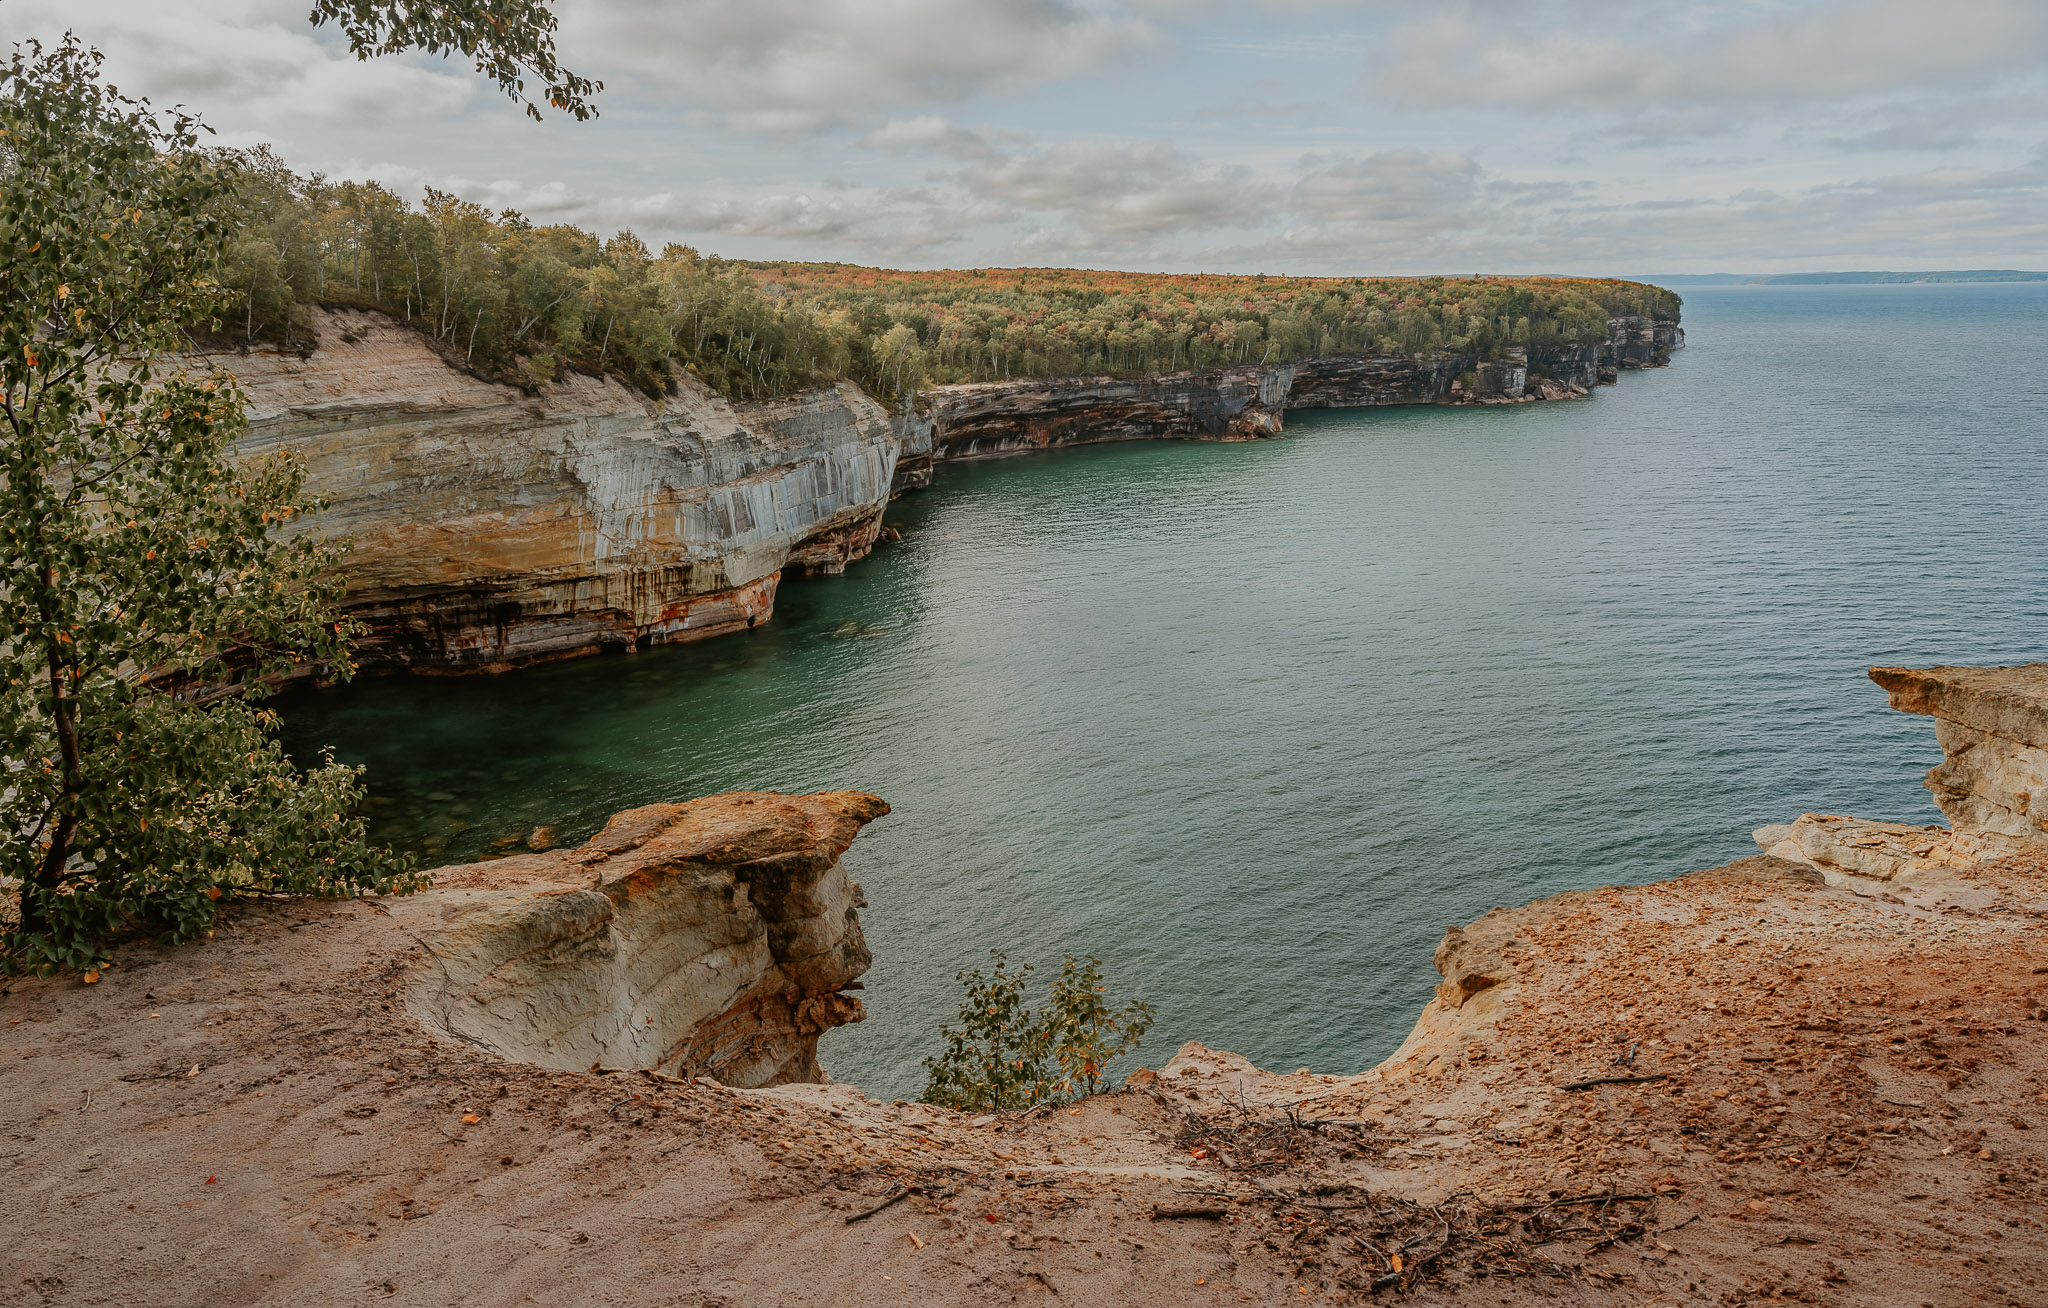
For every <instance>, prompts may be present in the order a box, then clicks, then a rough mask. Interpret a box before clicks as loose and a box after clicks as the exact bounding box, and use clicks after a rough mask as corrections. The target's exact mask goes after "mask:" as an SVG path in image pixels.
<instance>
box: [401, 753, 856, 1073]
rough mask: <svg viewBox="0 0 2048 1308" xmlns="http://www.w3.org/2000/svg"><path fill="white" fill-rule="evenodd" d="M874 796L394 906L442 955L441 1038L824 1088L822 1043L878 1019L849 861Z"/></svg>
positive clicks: (428, 1015) (441, 882)
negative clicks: (830, 1034) (866, 984)
mask: <svg viewBox="0 0 2048 1308" xmlns="http://www.w3.org/2000/svg"><path fill="white" fill-rule="evenodd" d="M888 811H889V806H888V805H887V804H884V803H883V802H882V801H881V800H879V799H876V798H875V797H874V796H873V795H864V794H861V793H859V792H857V791H850V790H845V791H835V792H832V793H829V794H821V795H802V796H797V795H780V794H774V793H770V792H747V793H739V794H727V795H714V796H711V797H709V798H706V799H699V800H693V801H691V802H689V803H686V804H653V805H649V806H648V807H645V808H636V809H632V810H629V811H627V812H624V813H620V814H619V815H618V816H616V817H614V818H613V819H612V820H611V822H610V823H609V824H608V825H607V826H606V827H605V829H604V830H603V831H600V832H599V833H598V834H597V835H596V836H594V837H592V838H591V839H590V841H589V842H588V843H586V844H584V845H583V846H582V847H581V848H578V849H571V850H556V851H552V852H549V853H543V854H528V855H522V856H519V857H516V858H507V859H501V860H498V861H496V862H487V863H472V864H466V865H462V866H458V867H450V868H443V869H441V870H440V871H439V872H438V873H436V874H435V888H434V889H432V890H430V891H426V892H423V893H421V894H418V895H414V896H411V897H408V898H403V899H396V900H392V901H391V902H390V908H389V911H390V912H391V914H392V916H393V917H394V918H395V919H396V920H397V921H398V922H399V924H400V925H402V926H404V927H405V928H407V929H408V930H410V931H411V932H412V933H413V935H414V936H415V938H417V939H418V940H419V942H420V943H421V944H422V945H423V946H424V948H425V951H426V957H425V959H424V960H423V961H422V962H421V963H419V964H418V965H417V969H416V974H415V976H414V979H413V982H412V984H411V986H410V988H409V991H408V994H409V1003H410V1005H411V1007H412V1009H413V1011H414V1013H415V1015H416V1016H417V1017H418V1018H419V1019H420V1021H421V1022H422V1023H423V1024H424V1025H425V1026H427V1027H428V1028H429V1029H431V1030H434V1031H437V1032H440V1033H442V1034H443V1035H447V1036H451V1037H454V1038H456V1039H460V1040H463V1041H467V1042H469V1043H471V1044H476V1045H480V1046H482V1047H484V1048H486V1049H489V1050H491V1051H492V1052H494V1053H496V1054H498V1055H500V1056H502V1057H504V1058H507V1059H510V1060H513V1061H515V1062H523V1063H534V1064H538V1065H540V1066H542V1067H553V1068H561V1069H564V1070H575V1071H581V1070H584V1069H587V1068H590V1067H592V1066H593V1065H600V1066H604V1067H621V1068H644V1069H651V1070H658V1071H663V1072H666V1073H669V1074H672V1075H676V1076H684V1077H689V1076H708V1077H711V1078H714V1079H716V1080H718V1081H720V1082H722V1083H724V1084H727V1085H733V1086H741V1087H753V1086H766V1085H781V1084H785V1083H788V1082H798V1081H820V1080H823V1079H824V1074H823V1071H822V1070H821V1069H820V1068H819V1066H818V1036H819V1035H820V1034H821V1033H823V1032H825V1031H827V1030H829V1029H831V1028H832V1027H835V1026H841V1025H844V1024H845V1023H848V1022H858V1021H860V1020H861V1019H862V1017H863V1016H865V1014H864V1012H863V1011H862V1008H861V1002H860V1000H859V999H857V998H855V997H853V996H852V995H850V994H848V993H846V992H847V990H848V988H849V987H853V986H855V979H856V978H857V977H859V976H860V974H861V973H863V972H865V971H866V970H867V967H868V961H869V959H868V949H867V944H866V942H865V941H864V940H863V939H862V937H861V931H860V921H859V919H858V918H857V917H856V915H855V912H854V910H855V909H856V908H858V907H860V906H861V905H862V904H863V902H864V901H863V900H862V898H861V893H860V886H859V885H858V884H857V883H855V882H853V881H851V880H849V879H848V877H847V874H846V870H845V869H844V868H843V867H842V866H841V865H840V863H839V856H840V855H841V854H843V853H844V852H845V851H846V848H847V846H848V845H850V844H851V843H852V842H853V838H854V837H855V836H856V835H858V834H859V832H860V829H861V828H862V827H863V826H865V825H866V824H867V823H868V822H871V821H873V820H874V819H875V818H877V817H880V816H881V815H882V814H884V813H887V812H888Z"/></svg>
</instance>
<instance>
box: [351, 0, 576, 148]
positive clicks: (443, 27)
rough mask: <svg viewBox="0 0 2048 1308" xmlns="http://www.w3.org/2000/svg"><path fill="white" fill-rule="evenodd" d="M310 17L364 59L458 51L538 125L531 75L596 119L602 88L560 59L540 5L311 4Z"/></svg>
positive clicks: (412, 0) (568, 106) (511, 1)
mask: <svg viewBox="0 0 2048 1308" xmlns="http://www.w3.org/2000/svg"><path fill="white" fill-rule="evenodd" d="M311 18H312V22H313V26H315V27H319V26H321V25H323V24H325V23H330V22H331V23H333V24H335V25H336V26H337V27H339V28H340V29H341V30H342V32H343V34H345V35H346V36H347V37H348V48H349V49H350V50H351V51H352V52H354V54H355V56H356V58H358V59H370V58H374V57H375V56H377V55H388V54H398V53H401V52H403V51H406V50H424V51H425V52H426V53H428V54H438V55H446V54H448V53H449V52H451V51H457V50H459V51H461V52H462V54H463V55H464V56H465V57H467V58H469V59H471V60H473V61H474V62H475V63H476V68H477V71H478V72H480V73H482V74H483V75H484V76H486V77H488V78H490V79H491V80H492V81H494V82H496V83H497V84H498V88H499V89H500V90H502V91H504V93H505V94H506V95H509V96H511V97H512V98H513V99H514V100H515V101H517V102H519V103H520V104H522V105H524V106H525V107H526V113H527V116H528V117H530V118H532V119H534V120H535V121H539V119H540V107H539V106H538V105H536V104H535V103H534V102H533V100H532V98H531V97H529V96H528V95H527V94H526V76H525V75H526V74H531V75H533V76H535V77H538V78H539V79H540V80H541V83H542V85H543V86H544V87H545V88H546V90H545V92H544V94H545V95H546V97H547V102H548V104H549V105H550V106H551V107H553V108H555V109H558V110H560V111H561V112H563V113H565V114H568V115H570V116H571V117H573V118H576V119H577V120H578V121H582V120H585V119H590V118H595V117H597V109H596V107H595V106H593V105H592V104H591V103H590V97H592V96H594V95H596V94H597V93H598V92H600V91H602V90H604V83H603V82H594V81H592V80H590V79H589V78H587V77H578V76H577V75H576V74H574V73H572V72H570V71H569V70H568V69H566V68H563V67H562V66H561V65H560V64H558V63H556V62H555V15H554V14H553V12H552V11H550V10H549V9H548V7H547V6H546V5H545V4H542V3H541V2H540V0H313V12H312V14H311Z"/></svg>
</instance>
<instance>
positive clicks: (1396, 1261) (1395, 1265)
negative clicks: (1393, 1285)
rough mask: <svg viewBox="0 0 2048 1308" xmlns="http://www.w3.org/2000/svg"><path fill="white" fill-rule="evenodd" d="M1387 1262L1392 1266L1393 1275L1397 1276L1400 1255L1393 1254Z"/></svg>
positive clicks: (1399, 1269) (1399, 1266) (1399, 1267)
mask: <svg viewBox="0 0 2048 1308" xmlns="http://www.w3.org/2000/svg"><path fill="white" fill-rule="evenodd" d="M1387 1261H1388V1262H1389V1263H1391V1264H1393V1268H1394V1273H1395V1275H1399V1274H1400V1271H1401V1255H1400V1254H1395V1255H1394V1256H1393V1257H1392V1258H1390V1259H1388V1260H1387Z"/></svg>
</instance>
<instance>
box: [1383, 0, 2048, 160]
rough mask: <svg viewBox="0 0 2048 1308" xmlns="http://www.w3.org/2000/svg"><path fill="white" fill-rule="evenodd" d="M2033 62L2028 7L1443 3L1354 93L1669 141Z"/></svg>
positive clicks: (2019, 70)
mask: <svg viewBox="0 0 2048 1308" xmlns="http://www.w3.org/2000/svg"><path fill="white" fill-rule="evenodd" d="M2044 64H2048V5H2043V4H2041V3H2040V2H2039V0H1947V2H1946V3H1943V4H1939V5H1934V4H1929V3H1926V0H1832V2H1831V3H1822V4H1803V3H1794V2H1793V0H1768V2H1765V3H1757V4H1747V5H1741V6H1727V7H1718V6H1716V7H1706V8H1703V9H1697V10H1694V11H1691V13H1690V15H1681V14H1675V13H1674V12H1673V11H1672V10H1671V9H1669V8H1665V7H1644V6H1640V5H1633V4H1622V3H1615V2H1612V0H1547V2H1546V0H1533V2H1532V3H1527V4H1515V5H1506V4H1501V3H1498V2H1497V0H1452V2H1450V3H1446V4H1442V5H1439V6H1436V7H1434V8H1433V9H1432V11H1431V12H1430V14H1429V15H1428V16H1427V17H1425V18H1420V19H1416V20H1413V21H1408V22H1402V23H1399V24H1397V25H1396V26H1395V27H1394V29H1393V30H1392V31H1391V32H1390V33H1389V35H1388V37H1387V39H1386V40H1385V41H1384V42H1383V43H1382V44H1381V45H1380V46H1379V47H1378V48H1377V50H1376V51H1375V53H1374V54H1373V56H1371V58H1370V59H1369V61H1368V64H1367V70H1366V79H1365V87H1366V90H1367V93H1368V94H1369V95H1372V96H1374V97H1377V98H1382V99H1386V100H1390V101H1393V102H1395V103H1398V104H1401V105H1403V106H1406V107H1410V108H1416V109H1441V108H1445V107H1450V106H1475V105H1489V106H1507V107H1513V108H1515V109H1517V110H1523V111H1529V112H1534V113H1539V114H1566V113H1571V114H1585V115H1594V116H1598V117H1608V118H1614V119H1619V120H1622V121H1624V122H1626V123H1629V124H1630V127H1629V128H1628V130H1629V131H1630V132H1631V133H1633V134H1636V135H1639V136H1645V137H1656V138H1669V137H1674V136H1682V135H1695V134H1701V133H1704V132H1709V131H1715V130H1720V129H1722V128H1725V127H1727V126H1730V125H1733V124H1736V123H1740V122H1746V121H1751V120H1753V119H1755V118H1756V117H1758V116H1759V115H1765V114H1772V113H1781V112H1782V111H1784V110H1786V109H1788V108H1795V107H1799V106H1805V105H1811V104H1817V103H1830V102H1842V101H1848V100H1853V99H1856V98H1858V97H1866V96H1897V95H1898V94H1899V93H1900V92H1902V91H1905V90H1908V89H1911V88H1937V87H1950V88H1952V87H1971V88H1973V89H1974V88H1975V87H1977V86H1981V84H1982V82H1983V81H1984V79H1988V78H1997V77H2003V76H2011V75H2037V74H2039V73H2040V72H2041V70H2042V68H2043V66H2044Z"/></svg>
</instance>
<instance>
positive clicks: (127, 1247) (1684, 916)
mask: <svg viewBox="0 0 2048 1308" xmlns="http://www.w3.org/2000/svg"><path fill="white" fill-rule="evenodd" d="M1816 882H1817V877H1814V876H1812V875H1810V874H1808V873H1806V872H1804V871H1803V870H1802V869H1798V868H1795V867H1794V866H1793V865H1791V864H1786V863H1781V862H1778V861H1777V860H1772V859H1762V858H1759V859H1749V860H1744V862H1743V863H1741V864H1736V865H1732V869H1731V870H1724V871H1719V872H1715V873H1706V874H1697V875H1695V876H1692V877H1686V878H1680V879H1678V880H1675V881H1668V882H1661V883H1657V884H1654V885H1650V886H1646V887H1640V888H1629V889H1610V890H1600V891H1592V892H1585V893H1580V894H1572V895H1565V896H1560V897H1558V898H1556V899H1551V900H1545V901H1541V902H1539V903H1538V904H1534V905H1530V906H1528V907H1526V908H1522V909H1516V910H1511V911H1506V912H1498V911H1497V912H1496V913H1495V914H1491V915H1489V916H1488V917H1487V918H1485V919H1482V920H1481V922H1480V923H1477V924H1474V925H1473V926H1472V927H1471V928H1470V931H1469V934H1470V935H1471V937H1472V940H1473V942H1474V944H1473V948H1475V949H1481V948H1483V949H1490V950H1493V951H1494V955H1495V964H1496V965H1495V966H1494V967H1493V971H1492V974H1491V975H1490V976H1489V977H1488V978H1486V979H1485V984H1484V986H1483V988H1481V989H1479V990H1478V991H1476V992H1474V993H1471V994H1464V993H1463V992H1461V991H1460V990H1459V989H1458V986H1457V984H1456V983H1455V981H1454V980H1447V983H1446V987H1445V990H1444V991H1440V994H1443V995H1447V996H1448V998H1440V999H1439V1000H1438V1001H1436V1002H1434V1003H1432V1004H1431V1005H1430V1009H1429V1011H1428V1012H1427V1013H1425V1015H1424V1017H1423V1019H1422V1022H1421V1024H1420V1025H1419V1026H1418V1029H1417V1033H1416V1035H1415V1037H1413V1038H1411V1040H1410V1041H1409V1043H1408V1045H1407V1046H1404V1049H1403V1051H1402V1053H1400V1054H1397V1055H1396V1056H1395V1058H1394V1059H1392V1060H1389V1062H1388V1063H1387V1064H1386V1065H1384V1066H1383V1067H1381V1068H1378V1069H1374V1070H1373V1071H1371V1072H1367V1073H1365V1074H1362V1075H1358V1076H1350V1077H1334V1076H1324V1075H1317V1074H1313V1073H1299V1074H1295V1075H1289V1076H1276V1075H1270V1074H1267V1073H1262V1072H1259V1071H1257V1070H1256V1069H1253V1068H1251V1067H1250V1066H1249V1065H1248V1064H1246V1063H1245V1062H1244V1061H1243V1060H1241V1059H1237V1058H1235V1057H1234V1056H1232V1055H1228V1054H1222V1053H1216V1052H1212V1051H1209V1050H1205V1049H1203V1048H1202V1047H1201V1046H1199V1045H1191V1046H1188V1047H1187V1048H1185V1049H1183V1050H1182V1051H1181V1054H1180V1055H1179V1056H1178V1057H1176V1058H1175V1060H1174V1061H1173V1062H1172V1063H1170V1064H1168V1065H1167V1066H1166V1067H1165V1068H1163V1069H1161V1071H1160V1072H1159V1073H1158V1074H1156V1075H1154V1074H1144V1075H1140V1076H1139V1077H1137V1078H1134V1080H1135V1082H1137V1083H1138V1086H1139V1088H1134V1089H1130V1090H1127V1091H1125V1092H1123V1093H1119V1094H1115V1095H1106V1096H1101V1097H1098V1098H1095V1099H1091V1100H1088V1101H1086V1102H1084V1103H1082V1104H1081V1105H1079V1106H1077V1107H1073V1108H1059V1109H1056V1110H1052V1111H1049V1112H1041V1113H1039V1114H1037V1115H1036V1116H1033V1117H1030V1118H1025V1119H1020V1118H1018V1117H1017V1116H1016V1115H1006V1116H1000V1117H990V1116H979V1117H977V1116H970V1115H965V1114H954V1113H948V1112H943V1111H939V1110H934V1109H930V1108H927V1107H924V1106H920V1105H904V1104H895V1105H891V1104H879V1103H873V1102H870V1101H868V1100H866V1099H864V1098H862V1097H861V1095H860V1094H859V1092H858V1091H857V1090H855V1089H854V1088H852V1087H848V1086H795V1087H785V1088H782V1089H777V1090H769V1091H733V1090H727V1089H723V1088H720V1087H717V1086H715V1085H709V1084H693V1083H689V1082H678V1081H675V1080H670V1079H663V1078H660V1077H657V1076H653V1075H650V1074H647V1073H642V1072H616V1073H602V1072H594V1073H563V1072H558V1071H549V1070H546V1069H541V1068H536V1067H532V1066H525V1065H519V1064H513V1063H507V1062H504V1061H502V1060H500V1059H498V1058H496V1057H494V1056H492V1055H490V1054H489V1053H487V1052H485V1051H483V1050H481V1049H477V1048H474V1047H471V1046H468V1045H465V1044H461V1043H459V1042H455V1041H450V1040H447V1039H445V1038H439V1037H435V1036H432V1035H429V1034H428V1033H427V1032H426V1031H424V1030H422V1029H421V1028H419V1027H418V1026H416V1025H415V1024H414V1023H413V1022H412V1021H411V1019H410V1018H409V1017H408V1016H407V1014H406V1007H405V1004H404V1002H403V994H402V987H403V986H404V984H405V980H406V977H407V975H408V966H409V964H410V962H411V961H412V958H413V957H414V951H415V950H416V949H417V945H416V944H415V943H413V942H412V941H411V940H410V939H409V937H407V935H406V934H405V933H404V932H403V931H402V930H401V929H400V928H399V927H397V926H396V925H394V924H393V923H392V922H391V921H390V920H389V918H388V916H387V915H386V914H385V913H384V912H383V910H382V909H381V908H380V907H379V906H378V905H377V904H376V903H374V902H361V901H359V902H349V903H331V902H303V901H301V902H281V903H275V904H266V905H260V906H257V907H253V908H249V909H245V910H241V911H238V912H237V913H236V914H235V915H233V916H232V917H231V918H230V919H228V920H227V921H225V922H224V924H223V926H222V929H221V930H220V931H219V932H218V934H217V936H216V938H215V939H213V940H211V941H209V942H207V943H205V944H204V945H199V946H194V947H188V948H180V949H165V950H154V949H134V950H130V951H127V952H126V953H125V954H124V955H123V957H122V959H121V963H120V965H118V966H116V967H114V968H112V969H110V970H109V971H108V972H106V973H105V975H104V979H103V980H102V981H101V982H100V983H99V984H97V985H94V986H90V987H88V986H83V985H80V984H79V983H78V982H77V981H75V980H54V981H42V980H34V981H16V982H14V983H12V984H11V985H10V986H9V987H8V988H7V990H6V992H5V993H4V995H0V1016H4V1018H5V1023H4V1027H0V1032H4V1034H0V1086H4V1088H5V1093H4V1094H0V1177H4V1178H5V1186H6V1194H7V1201H6V1217H5V1220H4V1222H0V1230H4V1232H5V1235H4V1237H0V1303H6V1304H44V1303H48V1304H137V1303H146V1304H155V1305H182V1304H195V1305H197V1304H255V1303H262V1304H353V1303H371V1302H376V1303H384V1302H388V1303H394V1304H401V1303H402V1304H421V1305H441V1304H472V1303H474V1304H519V1303H528V1302H533V1303H549V1304H633V1305H639V1304H648V1305H690V1306H692V1308H697V1306H703V1308H709V1306H711V1305H752V1304H764V1305H782V1304H792V1305H793V1304H983V1303H1010V1302H1019V1303H1046V1304H1070V1305H1091V1304H1137V1303H1144V1304H1153V1303H1157V1304H1225V1305H1229V1304H1237V1303H1265V1304H1278V1303H1331V1302H1337V1303H1352V1302H1394V1301H1415V1302H1420V1303H1431V1304H1435V1303H1455V1304H1468V1303H1469V1304H1520V1303H1530V1302H1559V1303H1571V1304H1609V1303H1613V1304H1639V1303H1709V1304H1743V1303H1757V1302H1763V1301H1772V1300H1795V1301H1800V1302H1810V1303H1829V1304H1873V1305H1878V1304H1882V1305H1941V1306H1942V1308H1947V1305H1955V1304H1977V1303H1984V1304H2026V1305H2039V1304H2048V1239H2044V1224H2043V1223H2044V1218H2048V1206H2044V1203H2043V1199H2044V1189H2043V1166H2044V1163H2048V1159H2044V1148H2043V1141H2044V1139H2048V935H2044V934H2043V930H2042V925H2043V919H2044V915H2048V855H2042V854H2031V855H2023V856H2020V857H2017V858H2013V859H2008V860H2005V861H2002V862H1997V863H1988V864H1982V865H1979V866H1977V867H1974V868H1969V869H1965V870H1962V871H1959V872H1957V873H1956V874H1955V876H1954V878H1953V879H1952V882H1951V884H1950V885H1948V886H1947V887H1946V888H1945V890H1944V892H1943V893H1942V894H1941V895H1940V896H1938V897H1928V896H1919V897H1915V896H1912V895H1907V896H1903V897H1900V896H1890V895H1886V896H1877V897H1868V896H1861V895H1856V894H1852V893H1850V892H1848V891H1844V890H1835V889H1829V888H1827V887H1825V886H1822V885H1819V884H1816ZM1502 964H1504V966H1501V965H1502ZM1449 970H1450V971H1452V972H1455V971H1456V969H1455V968H1452V969H1449ZM1333 982H1334V983H1341V978H1337V979H1333ZM1467 984H1474V983H1467ZM1453 1000H1457V1001H1458V1002H1456V1003H1453V1002H1452V1001H1453ZM1587 1082H1595V1083H1596V1084H1590V1085H1585V1086H1584V1088H1579V1089H1574V1088H1570V1087H1573V1086H1576V1085H1580V1084H1581V1083H1587Z"/></svg>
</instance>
